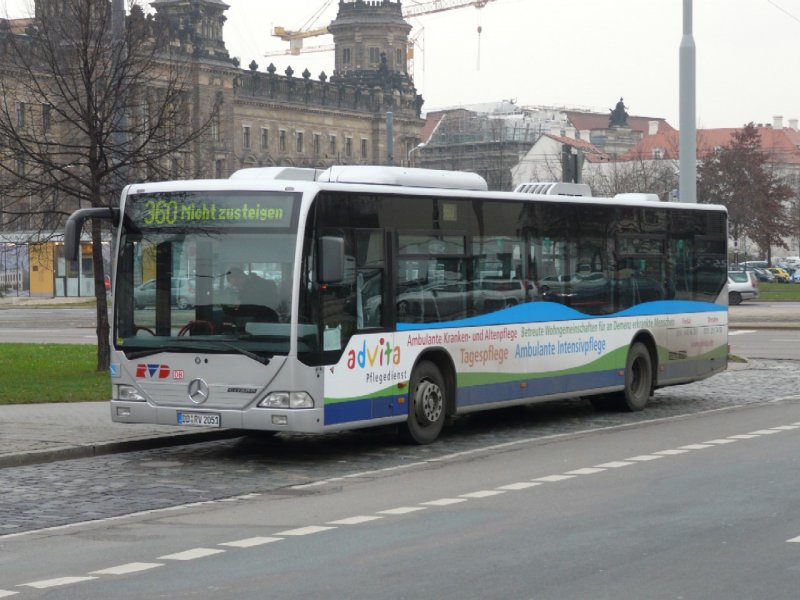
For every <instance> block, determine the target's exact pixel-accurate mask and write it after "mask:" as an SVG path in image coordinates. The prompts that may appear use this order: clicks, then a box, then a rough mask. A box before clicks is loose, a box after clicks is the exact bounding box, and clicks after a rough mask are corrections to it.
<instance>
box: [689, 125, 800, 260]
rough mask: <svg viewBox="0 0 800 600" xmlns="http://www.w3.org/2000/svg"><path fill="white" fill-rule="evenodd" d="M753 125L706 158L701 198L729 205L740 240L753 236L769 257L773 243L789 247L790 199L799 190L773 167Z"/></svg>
mask: <svg viewBox="0 0 800 600" xmlns="http://www.w3.org/2000/svg"><path fill="white" fill-rule="evenodd" d="M768 161H769V156H768V155H767V154H766V153H765V152H764V151H763V150H762V147H761V135H760V134H759V133H758V129H757V128H756V127H755V125H754V124H753V123H748V124H747V125H745V126H744V128H742V129H739V130H737V131H736V132H734V134H733V136H732V137H731V142H730V144H728V145H727V146H723V147H721V148H718V149H717V150H716V151H715V152H714V153H713V154H711V155H710V156H708V157H706V158H704V159H703V161H702V162H701V164H700V166H699V167H698V169H697V175H698V182H697V198H698V201H700V202H710V203H715V204H724V205H725V206H726V207H727V208H728V222H729V224H730V229H731V234H732V235H733V238H734V239H735V240H739V239H741V238H744V237H747V238H749V239H751V240H753V241H754V242H755V243H756V244H757V245H758V247H759V248H760V249H761V252H762V253H763V255H764V256H766V257H767V260H771V258H772V256H771V253H772V246H773V245H775V246H780V247H782V248H786V244H785V242H784V241H783V238H784V237H785V236H787V235H789V234H790V233H791V227H790V221H789V218H788V215H787V210H786V202H787V201H788V200H789V199H791V198H792V197H793V196H794V195H795V192H794V190H793V189H792V188H791V187H790V186H788V185H786V184H785V183H783V181H782V180H781V178H780V177H778V176H777V175H776V173H775V172H774V171H773V170H772V169H771V168H770V166H769V164H768Z"/></svg>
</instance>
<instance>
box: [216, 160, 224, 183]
mask: <svg viewBox="0 0 800 600" xmlns="http://www.w3.org/2000/svg"><path fill="white" fill-rule="evenodd" d="M224 165H225V161H224V160H222V159H221V158H218V159H217V160H215V161H214V177H216V178H217V179H222V177H223V175H222V173H223V169H224Z"/></svg>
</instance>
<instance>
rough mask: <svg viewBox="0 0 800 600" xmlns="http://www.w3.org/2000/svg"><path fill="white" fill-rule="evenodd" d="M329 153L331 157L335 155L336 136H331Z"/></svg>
mask: <svg viewBox="0 0 800 600" xmlns="http://www.w3.org/2000/svg"><path fill="white" fill-rule="evenodd" d="M330 154H331V158H333V157H335V156H336V136H335V135H332V136H331V143H330Z"/></svg>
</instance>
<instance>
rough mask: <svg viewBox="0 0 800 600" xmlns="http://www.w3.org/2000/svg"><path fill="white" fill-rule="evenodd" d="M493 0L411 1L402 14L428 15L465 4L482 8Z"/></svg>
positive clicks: (413, 15) (412, 15)
mask: <svg viewBox="0 0 800 600" xmlns="http://www.w3.org/2000/svg"><path fill="white" fill-rule="evenodd" d="M494 1H495V0H428V1H427V2H413V1H412V3H411V4H409V5H408V6H406V7H404V8H403V16H404V17H406V18H408V17H419V16H421V15H430V14H433V13H438V12H444V11H446V10H453V9H454V8H464V7H465V6H474V7H475V8H483V7H484V6H486V5H487V4H489V2H494Z"/></svg>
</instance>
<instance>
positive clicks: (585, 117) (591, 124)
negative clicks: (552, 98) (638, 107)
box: [564, 110, 674, 135]
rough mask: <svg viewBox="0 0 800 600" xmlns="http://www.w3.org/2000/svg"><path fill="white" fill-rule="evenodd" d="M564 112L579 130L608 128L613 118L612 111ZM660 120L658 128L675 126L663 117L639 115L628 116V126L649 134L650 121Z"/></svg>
mask: <svg viewBox="0 0 800 600" xmlns="http://www.w3.org/2000/svg"><path fill="white" fill-rule="evenodd" d="M564 114H565V115H567V119H568V120H569V122H570V123H571V124H572V126H573V127H574V128H575V129H577V130H578V131H591V130H592V129H608V121H609V119H610V118H611V111H609V114H607V115H604V114H600V113H585V112H579V111H574V110H565V111H564ZM651 121H658V130H659V131H661V130H662V129H664V130H672V131H674V128H673V127H672V126H671V125H670V124H669V123H667V122H666V120H665V119H663V118H661V117H638V116H633V115H629V116H628V127H630V128H631V129H633V130H634V131H641V132H642V133H643V134H644V135H647V134H648V132H649V131H650V122H651Z"/></svg>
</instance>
